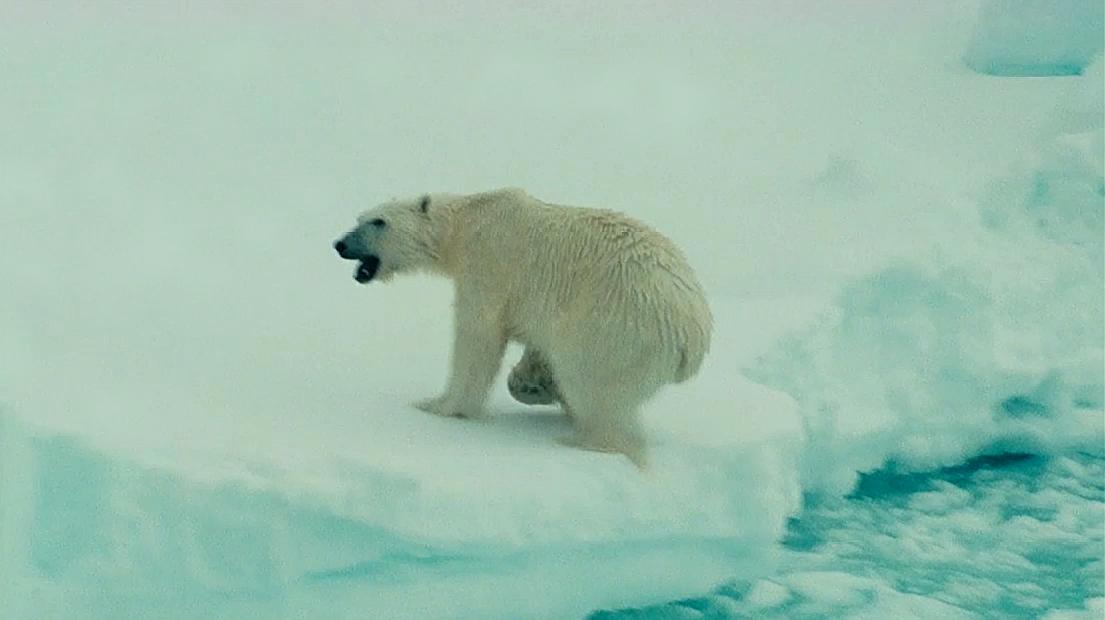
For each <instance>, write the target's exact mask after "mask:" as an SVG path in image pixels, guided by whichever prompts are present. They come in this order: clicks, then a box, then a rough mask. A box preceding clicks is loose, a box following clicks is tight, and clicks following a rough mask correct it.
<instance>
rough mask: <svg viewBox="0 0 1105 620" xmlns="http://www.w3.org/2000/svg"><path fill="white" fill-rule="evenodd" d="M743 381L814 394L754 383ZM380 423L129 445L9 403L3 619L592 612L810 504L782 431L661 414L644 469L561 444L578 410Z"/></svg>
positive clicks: (671, 580)
mask: <svg viewBox="0 0 1105 620" xmlns="http://www.w3.org/2000/svg"><path fill="white" fill-rule="evenodd" d="M730 393H733V394H741V395H743V397H740V398H738V401H742V402H745V403H759V404H761V405H763V406H771V407H784V409H785V408H786V407H788V406H790V407H793V403H791V402H790V401H789V399H787V398H785V397H780V396H778V395H777V394H775V393H772V392H770V391H769V390H766V389H765V388H759V386H756V385H755V384H751V383H747V382H744V383H739V382H738V383H737V384H734V387H733V390H732V391H731V392H730ZM693 401H694V398H693V396H692V397H691V404H692V405H693ZM389 413H399V412H389ZM777 413H779V412H777ZM782 414H783V415H794V413H793V411H792V410H785V411H783V412H782ZM746 421H747V420H746ZM726 423H727V422H726ZM369 424H370V425H371V426H372V431H373V432H372V435H373V438H374V445H376V446H383V447H385V448H381V449H378V450H367V449H362V450H361V451H357V450H355V449H354V445H355V444H356V441H353V442H352V443H350V444H348V445H346V444H342V443H341V442H333V443H331V445H330V446H329V449H328V451H327V452H326V453H325V454H319V455H315V456H314V457H313V458H310V459H307V458H304V457H303V455H302V454H287V453H283V452H281V453H276V454H265V453H261V452H258V451H256V450H254V451H252V453H251V451H250V450H249V449H248V448H246V447H243V450H242V452H241V453H235V454H226V453H218V452H215V451H210V450H205V449H203V448H195V447H194V446H180V445H172V446H170V445H167V444H166V445H162V446H149V445H145V446H133V447H132V448H129V449H128V447H126V446H119V445H107V444H108V443H109V442H104V441H101V440H102V438H100V437H97V436H96V435H95V434H94V433H89V434H87V435H82V434H80V433H70V432H63V433H59V432H57V431H53V430H48V429H36V428H34V427H33V426H31V425H28V424H26V423H25V422H24V421H21V420H20V419H19V418H17V417H16V416H14V415H12V414H11V413H10V412H8V413H0V448H2V452H0V454H2V457H3V460H2V469H0V525H2V527H0V550H2V551H3V552H4V558H5V559H4V560H3V562H0V582H2V583H6V584H12V585H11V586H10V587H11V588H12V591H11V594H12V595H13V596H4V597H0V600H2V601H7V602H6V603H0V611H3V612H4V613H2V614H0V615H3V616H4V617H32V616H33V617H36V618H51V617H58V618H61V617H67V618H68V617H81V618H86V617H105V618H106V617H139V616H141V615H142V610H143V609H151V608H153V607H156V608H157V609H159V610H161V609H162V606H163V605H166V604H168V605H169V607H170V608H171V609H173V610H174V612H173V613H175V614H177V615H175V616H171V617H180V618H192V617H211V616H212V615H214V616H215V617H237V616H238V612H230V611H226V610H230V609H239V608H240V609H242V610H249V613H250V614H253V613H263V614H264V617H273V618H279V617H288V618H292V617H321V616H318V613H323V611H325V613H327V614H329V615H328V616H327V617H346V615H345V613H346V611H351V610H347V609H346V606H347V605H352V606H356V605H360V604H362V603H363V604H365V605H367V604H371V605H373V608H374V609H377V610H379V609H380V608H379V605H385V607H387V606H390V607H389V609H390V611H389V612H388V613H386V614H384V615H381V616H378V617H396V618H402V617H407V616H409V617H458V618H460V617H484V618H495V617H504V618H505V617H516V616H513V615H512V614H516V613H517V612H518V610H519V609H527V610H530V611H532V612H533V614H534V617H541V616H542V615H543V614H546V613H547V614H548V615H549V617H557V616H558V615H560V614H564V613H572V614H575V613H578V614H580V615H582V614H583V613H585V612H586V611H587V610H589V609H594V608H596V607H602V606H616V605H626V604H638V605H639V604H645V603H648V602H649V601H654V600H655V601H659V600H664V599H666V598H670V597H678V596H683V595H687V594H691V593H693V592H695V591H701V590H702V589H704V588H709V587H711V586H712V585H715V584H716V583H717V582H719V581H721V580H722V579H725V578H730V577H732V576H733V575H734V574H735V573H740V572H741V571H742V566H743V567H746V568H747V569H748V570H751V571H762V570H765V569H766V568H767V567H768V566H769V564H770V562H769V560H770V557H769V556H770V554H771V551H770V549H771V547H772V543H774V541H775V540H777V538H778V536H779V535H780V533H781V531H782V528H783V526H784V523H785V520H786V517H787V516H788V515H790V514H791V513H793V512H794V511H795V510H797V508H798V502H799V499H798V496H799V492H798V488H797V479H796V473H795V472H796V471H797V469H796V467H795V466H794V463H793V458H794V457H795V450H796V446H794V445H790V446H789V447H788V445H787V444H788V439H787V438H786V437H783V436H768V435H765V436H762V437H758V438H752V439H749V438H748V437H736V436H735V435H730V436H729V438H730V439H729V440H719V438H718V434H717V433H709V432H707V433H706V435H708V436H709V437H710V439H711V441H710V442H703V441H700V439H702V438H701V437H700V438H695V437H686V436H678V435H673V434H666V433H665V432H664V431H663V429H660V431H659V432H658V437H659V438H658V441H657V446H656V450H655V464H656V467H655V468H654V471H652V472H651V473H649V474H648V475H641V474H640V473H639V472H637V471H636V469H635V468H633V467H632V466H630V465H629V464H628V463H627V462H625V461H624V460H623V459H620V458H618V457H611V456H607V455H598V454H590V453H583V452H577V451H568V450H567V449H564V448H561V447H559V446H557V445H556V444H555V443H554V442H553V441H552V438H553V437H555V436H556V435H558V434H560V433H562V432H564V431H566V430H567V426H566V423H565V422H564V421H563V420H562V419H561V417H560V416H554V415H553V414H551V413H549V412H541V413H536V414H512V415H503V416H500V417H499V418H497V419H496V421H495V422H494V423H493V424H487V425H479V426H474V425H472V424H468V425H465V424H463V423H456V422H455V421H451V420H440V419H437V418H433V417H429V416H425V415H420V414H417V413H414V412H410V413H408V415H387V416H380V417H379V418H373V419H372V420H369ZM723 424H724V423H723ZM714 430H715V431H716V430H717V429H714ZM334 431H335V433H336V434H338V435H342V434H343V433H342V429H334ZM352 439H354V440H355V439H356V438H355V437H353V438H352ZM427 590H432V591H433V593H432V595H431V594H427ZM535 590H536V591H535ZM174 601H175V602H174ZM4 605H10V606H11V607H10V608H9V609H8V610H7V611H5V610H3V606H4ZM519 606H522V607H519ZM326 610H328V611H326ZM343 610H345V611H343ZM361 610H362V612H363V607H362V608H361ZM474 610H480V611H479V613H475V615H473V613H474ZM304 613H307V614H308V616H303V615H302V614H304ZM225 614H230V615H229V616H227V615H225ZM427 614H431V615H430V616H427ZM247 615H248V614H247ZM159 617H164V616H161V615H160V613H159ZM257 617H260V616H257ZM349 617H361V616H357V615H356V614H351V615H350V616H349Z"/></svg>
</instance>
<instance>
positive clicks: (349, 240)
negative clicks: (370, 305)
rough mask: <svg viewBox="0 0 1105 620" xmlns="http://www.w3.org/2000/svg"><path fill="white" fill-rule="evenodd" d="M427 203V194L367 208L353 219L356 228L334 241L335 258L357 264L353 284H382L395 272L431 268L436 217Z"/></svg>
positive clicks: (428, 202)
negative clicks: (354, 282) (355, 281)
mask: <svg viewBox="0 0 1105 620" xmlns="http://www.w3.org/2000/svg"><path fill="white" fill-rule="evenodd" d="M430 203H431V198H430V196H429V195H428V194H427V195H425V196H422V197H421V198H417V199H413V200H397V201H392V202H388V203H384V204H382V205H380V206H377V207H374V208H372V209H369V210H368V211H365V212H364V213H362V214H361V216H360V217H358V218H357V226H356V228H354V229H353V230H351V231H349V232H348V233H346V234H345V235H344V236H343V237H342V238H340V239H338V240H337V241H335V242H334V249H335V250H337V252H338V256H341V257H342V258H344V259H346V260H354V261H357V269H356V271H354V272H353V277H354V278H355V279H356V280H357V282H360V283H362V284H364V283H367V282H371V281H372V280H378V281H381V282H383V281H387V280H388V279H389V278H391V276H393V275H394V274H396V273H402V272H410V271H421V270H433V269H434V268H435V266H436V262H437V258H438V251H437V248H438V236H439V235H438V232H437V231H438V229H439V222H437V221H436V220H438V219H439V217H438V216H439V215H440V214H438V213H436V212H435V207H436V205H434V206H431V204H430Z"/></svg>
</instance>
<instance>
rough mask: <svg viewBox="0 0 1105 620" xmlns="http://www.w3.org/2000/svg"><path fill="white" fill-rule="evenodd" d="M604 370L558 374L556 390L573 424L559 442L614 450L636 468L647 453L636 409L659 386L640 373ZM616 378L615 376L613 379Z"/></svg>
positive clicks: (644, 462) (584, 447)
mask: <svg viewBox="0 0 1105 620" xmlns="http://www.w3.org/2000/svg"><path fill="white" fill-rule="evenodd" d="M605 374H606V373H602V374H599V373H587V372H567V373H560V374H559V375H558V378H559V380H560V390H561V393H562V395H563V401H564V404H565V410H566V411H569V407H570V411H569V415H571V417H572V422H573V423H574V425H575V435H574V436H572V437H568V438H565V439H563V440H561V441H560V443H562V444H565V445H569V446H572V447H576V448H582V449H584V450H594V451H596V452H616V453H621V454H624V455H626V456H627V457H629V460H630V461H632V462H633V464H634V465H636V466H637V467H639V468H641V469H644V468H645V467H647V465H648V452H647V446H646V444H645V437H644V433H643V432H642V429H641V424H640V420H639V417H638V410H639V408H640V406H641V404H642V403H643V402H644V401H646V400H647V399H648V398H649V397H650V396H652V394H654V393H655V392H656V390H657V389H658V388H659V384H658V383H656V384H654V382H653V381H651V380H650V379H649V377H647V376H635V375H643V374H644V373H633V372H627V373H623V374H621V375H620V376H617V375H613V374H611V375H608V376H610V377H612V378H611V380H610V381H603V380H602V378H603V376H604V375H605ZM615 377H616V378H615Z"/></svg>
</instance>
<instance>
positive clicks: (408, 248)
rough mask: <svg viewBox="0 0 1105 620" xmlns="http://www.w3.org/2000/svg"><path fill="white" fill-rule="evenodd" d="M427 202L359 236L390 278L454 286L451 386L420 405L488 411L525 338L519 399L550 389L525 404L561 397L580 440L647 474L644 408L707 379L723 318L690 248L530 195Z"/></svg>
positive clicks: (448, 411) (394, 209)
mask: <svg viewBox="0 0 1105 620" xmlns="http://www.w3.org/2000/svg"><path fill="white" fill-rule="evenodd" d="M423 204H424V199H422V198H419V199H414V200H409V201H397V202H392V203H389V204H385V205H381V206H379V207H377V208H375V209H372V210H369V211H368V212H366V213H365V214H363V215H362V216H361V218H360V220H359V222H360V225H359V227H358V228H357V229H356V230H354V231H353V233H350V235H357V234H361V235H362V236H360V237H356V239H357V240H359V242H361V243H362V244H363V245H364V247H366V248H367V249H368V250H369V251H371V252H372V253H373V254H375V255H376V256H379V258H380V268H379V271H378V275H377V277H376V279H378V280H387V279H388V278H390V277H391V276H392V275H393V274H394V273H398V272H403V271H412V270H424V271H431V272H435V273H438V274H441V275H445V276H447V277H449V278H451V279H452V280H453V281H454V284H455V291H456V298H455V304H454V310H455V334H454V336H455V339H454V343H453V355H452V368H451V373H450V376H449V382H448V386H447V387H446V389H445V391H444V393H443V394H442V395H441V396H439V397H437V398H433V399H429V400H426V401H423V402H421V403H419V404H418V406H419V407H420V408H422V409H425V410H427V411H431V412H433V413H436V414H439V415H446V416H459V417H470V418H478V417H482V416H483V415H484V403H485V401H486V399H487V395H488V392H489V390H490V387H491V383H492V381H493V380H494V378H495V375H496V374H497V373H498V370H499V367H500V365H501V364H502V357H503V351H504V348H505V346H506V343H507V341H508V340H513V341H517V342H520V343H522V344H524V345H525V346H526V355H525V356H524V358H523V361H522V363H520V364H519V367H518V368H516V372H514V373H512V376H511V380H512V382H511V391H512V393H515V392H516V389H520V388H519V385H522V384H521V383H519V381H521V382H522V383H525V382H526V381H530V382H531V383H533V384H534V385H537V384H540V385H541V387H542V389H543V390H544V392H542V393H535V394H530V396H531V397H532V398H530V399H525V398H519V400H522V401H523V402H552V401H554V400H559V401H561V403H562V405H563V406H564V408H565V411H567V412H569V414H570V415H571V416H572V419H573V421H574V423H575V426H576V429H577V434H576V437H575V438H573V439H572V440H571V443H572V444H573V445H578V446H581V447H585V448H588V449H595V450H603V451H613V452H622V453H625V454H626V455H628V456H629V457H630V458H632V459H633V460H634V462H636V463H637V464H638V465H642V466H643V464H644V463H645V446H644V439H643V436H642V435H641V432H640V428H639V423H638V416H637V413H638V408H639V406H640V405H641V404H642V403H643V402H644V401H646V400H647V399H649V398H650V397H651V396H652V395H653V394H655V393H656V391H657V390H658V389H659V388H660V387H661V386H663V385H664V384H668V383H676V382H680V381H683V380H686V379H687V378H689V377H691V376H693V375H694V374H695V373H696V372H697V371H698V368H699V366H701V364H702V360H703V357H704V356H705V354H706V352H707V350H708V348H709V343H710V332H711V316H710V310H709V308H708V307H707V304H706V300H705V297H704V295H703V292H702V288H701V286H700V285H699V283H698V280H697V278H696V277H695V275H694V273H693V271H692V270H691V268H690V266H689V265H688V264H687V262H686V260H685V259H684V257H683V255H682V253H681V252H680V251H679V250H678V249H677V248H676V247H675V245H674V244H673V243H672V242H671V241H669V240H668V239H667V238H665V237H664V236H662V235H660V234H659V233H657V232H656V231H654V230H652V229H650V228H648V227H647V226H645V225H644V224H641V223H640V222H637V221H635V220H632V219H630V218H628V217H626V216H624V215H621V214H619V213H615V212H612V211H600V210H594V209H582V208H572V207H563V206H557V205H550V204H546V203H543V202H541V201H539V200H536V199H534V198H532V197H531V196H529V195H527V194H526V193H525V192H523V191H521V190H517V189H504V190H497V191H492V192H486V193H481V194H472V195H467V196H451V195H433V196H431V197H430V200H429V205H428V208H427V209H426V210H425V211H424V212H423V210H422V208H421V207H422V205H423ZM376 218H382V219H384V220H386V221H387V226H386V227H385V228H384V229H383V230H372V227H371V226H370V225H369V224H368V223H369V222H371V221H372V220H374V219H376ZM362 233H363V234H362ZM549 372H551V373H552V376H551V377H549V376H538V375H541V374H545V375H547V374H548V373H549ZM527 373H528V374H527ZM535 373H536V374H535ZM535 389H536V388H535ZM518 396H519V394H518V393H516V397H518Z"/></svg>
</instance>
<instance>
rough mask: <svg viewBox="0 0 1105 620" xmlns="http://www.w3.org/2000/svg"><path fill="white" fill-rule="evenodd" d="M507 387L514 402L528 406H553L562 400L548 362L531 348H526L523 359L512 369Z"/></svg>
mask: <svg viewBox="0 0 1105 620" xmlns="http://www.w3.org/2000/svg"><path fill="white" fill-rule="evenodd" d="M506 385H507V389H509V390H510V395H511V396H512V397H514V400H516V401H518V402H520V403H523V404H526V405H551V404H552V403H555V402H557V401H558V400H560V393H559V392H558V390H557V387H556V380H555V379H554V378H553V374H552V370H551V369H550V368H549V364H548V362H547V361H545V358H544V356H543V355H541V353H540V352H539V351H538V350H537V349H535V348H534V347H531V346H527V347H526V350H525V351H524V352H523V353H522V359H521V360H519V361H518V363H517V364H515V366H514V368H512V369H511V371H510V376H509V377H507V382H506Z"/></svg>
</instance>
